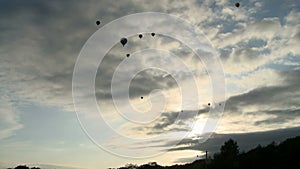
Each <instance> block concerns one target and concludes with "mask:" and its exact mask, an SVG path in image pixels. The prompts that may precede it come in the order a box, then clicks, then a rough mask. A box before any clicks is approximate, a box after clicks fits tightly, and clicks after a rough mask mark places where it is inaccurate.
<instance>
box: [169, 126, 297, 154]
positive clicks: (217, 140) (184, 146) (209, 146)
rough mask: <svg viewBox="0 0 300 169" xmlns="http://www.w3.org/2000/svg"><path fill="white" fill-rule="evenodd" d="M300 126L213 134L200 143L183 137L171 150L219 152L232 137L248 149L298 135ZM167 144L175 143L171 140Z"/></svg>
mask: <svg viewBox="0 0 300 169" xmlns="http://www.w3.org/2000/svg"><path fill="white" fill-rule="evenodd" d="M299 132H300V128H299V127H296V128H289V129H278V130H271V131H264V132H252V133H243V134H213V135H212V136H211V137H210V138H209V139H208V140H207V141H206V142H204V143H199V140H196V139H189V138H187V139H183V140H182V141H181V142H180V143H179V144H178V145H177V147H175V148H172V149H171V150H170V151H178V150H199V151H206V150H207V151H208V152H209V155H213V154H214V153H216V152H218V151H219V149H220V147H221V145H222V144H223V143H224V142H225V141H227V140H228V139H230V138H232V139H234V140H236V141H237V143H238V145H239V147H240V150H241V151H247V150H249V149H251V148H254V147H256V146H257V145H258V144H261V145H267V144H269V143H271V142H272V141H275V142H280V141H284V140H285V139H287V138H290V137H295V136H298V135H299ZM167 145H173V142H169V143H167V144H166V146H167Z"/></svg>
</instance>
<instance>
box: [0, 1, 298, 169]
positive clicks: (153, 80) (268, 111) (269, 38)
mask: <svg viewBox="0 0 300 169" xmlns="http://www.w3.org/2000/svg"><path fill="white" fill-rule="evenodd" d="M235 2H236V1H232V0H191V1H185V2H183V1H180V0H165V1H151V2H150V1H146V0H144V1H137V0H131V1H129V0H124V1H110V0H100V1H96V0H95V1H82V2H78V1H71V0H69V1H56V0H53V1H38V0H36V1H35V0H27V1H17V0H2V1H0V44H1V47H0V116H1V117H0V168H5V167H12V166H15V165H17V164H28V165H38V166H41V167H43V168H54V167H55V168H90V169H96V168H108V167H120V166H123V165H125V164H126V163H136V164H141V163H147V162H149V161H157V162H158V163H159V164H162V165H171V164H174V163H184V162H191V161H193V160H195V159H196V155H203V152H204V151H205V150H208V151H209V153H210V154H211V155H212V154H213V153H214V152H216V151H218V149H219V147H220V146H221V144H222V143H223V142H224V141H225V140H226V139H228V138H234V139H236V140H237V141H238V144H239V145H240V147H241V149H242V150H247V149H250V148H253V147H255V146H256V145H257V144H268V143H269V142H271V141H273V140H274V141H281V140H284V139H285V138H288V137H293V136H296V135H297V134H298V135H299V133H300V87H299V86H300V78H299V75H300V48H299V47H298V46H299V42H300V3H299V1H297V0H286V1H282V0H272V1H271V0H270V1H259V0H249V1H246V0H245V1H244V0H242V1H239V2H240V7H239V8H237V7H235V6H234V4H235ZM141 12H160V13H166V14H171V15H173V16H176V17H179V18H181V19H183V20H185V21H187V22H188V23H189V24H192V25H193V26H194V27H196V28H197V31H196V32H197V35H195V34H194V35H195V36H196V37H200V38H201V37H202V38H203V39H205V38H204V37H206V38H207V39H205V40H200V41H201V43H199V44H197V45H199V48H201V49H203V50H206V49H207V48H210V47H211V48H212V49H214V52H216V53H213V54H215V55H216V56H217V60H215V61H219V62H218V63H220V65H221V68H222V70H223V73H224V80H225V82H226V83H225V85H220V86H221V88H222V87H224V88H225V90H226V95H225V99H224V100H222V99H221V100H214V99H213V98H214V96H215V94H216V93H215V91H214V90H213V89H214V88H213V86H214V84H213V82H212V79H213V78H212V77H211V76H212V73H213V72H214V70H215V69H216V67H214V65H215V64H213V63H211V62H210V63H207V62H205V60H206V58H207V59H209V58H214V56H212V55H211V53H209V52H207V51H201V52H202V54H201V56H198V55H197V53H195V51H193V49H191V48H190V46H189V45H187V44H185V43H184V41H181V40H180V39H178V37H179V36H183V37H188V35H190V32H188V31H185V30H184V25H183V24H179V25H176V30H182V31H181V32H179V34H180V35H178V34H176V35H174V36H176V37H172V36H167V31H168V28H170V27H172V26H174V25H172V24H170V22H171V21H168V22H166V23H164V24H160V25H158V26H156V27H155V28H153V32H156V35H155V36H151V33H152V32H142V33H143V38H142V39H140V38H139V37H138V34H139V33H141V32H135V30H139V29H138V28H141V27H143V26H144V25H147V23H153V22H155V21H153V20H151V19H153V18H147V17H144V18H143V21H140V20H136V22H130V23H123V26H120V27H117V28H112V29H110V27H109V25H111V22H113V23H116V21H115V20H116V19H118V18H120V17H123V16H126V15H129V14H135V13H141ZM157 19H159V18H157ZM97 20H100V21H101V24H100V25H96V23H95V22H96V21H97ZM166 25H167V26H166ZM107 30H110V31H109V32H105V31H107ZM125 30H126V31H127V30H129V31H131V32H134V33H131V34H128V35H125V36H126V37H127V39H128V43H127V44H126V45H125V47H122V45H121V44H120V43H119V40H114V38H117V37H118V36H123V35H124V34H122V33H120V32H122V31H125ZM103 32H105V33H103ZM174 32H175V28H174ZM101 33H102V34H104V35H106V36H104V37H102V36H100V34H101ZM177 36H178V37H177ZM101 37H102V38H101ZM93 38H94V39H93ZM112 39H113V41H112ZM91 40H95V41H92V43H90V44H92V45H96V47H97V49H95V50H96V52H94V53H93V52H90V53H93V54H94V56H97V55H98V53H97V52H99V53H104V54H105V55H103V57H104V58H103V60H102V62H101V63H98V62H94V61H93V60H90V57H89V56H88V55H85V53H84V52H82V53H81V55H80V51H82V49H83V47H84V45H85V44H86V42H87V41H88V42H89V41H91ZM110 41H112V42H113V45H112V46H111V48H109V50H105V49H104V46H107V45H106V44H107V43H108V42H110ZM192 41H193V39H188V40H187V41H186V42H192ZM206 45H208V46H210V47H207V46H206ZM89 51H90V50H89ZM126 54H130V56H129V57H126ZM99 55H100V54H99ZM79 56H80V57H81V58H83V60H84V61H83V62H84V64H86V65H87V67H83V69H82V72H83V73H82V72H79V75H78V76H79V78H78V79H79V82H82V83H79V84H78V83H76V84H75V85H74V83H73V87H74V86H75V87H74V88H73V89H75V90H76V91H79V92H78V93H77V95H76V94H75V96H76V97H78V98H79V99H81V101H82V102H80V104H75V107H76V110H80V111H78V112H77V113H76V111H75V108H74V104H73V97H72V96H74V93H73V95H72V78H73V71H74V67H75V64H76V60H77V58H78V57H79ZM84 57H86V59H85V58H84ZM99 57H100V56H99ZM199 57H200V58H199ZM202 59H203V60H202ZM76 65H78V63H77V64H76ZM151 67H152V68H151ZM153 67H156V68H153ZM157 67H158V68H157ZM93 68H95V69H94V70H95V71H97V72H96V77H95V78H94V82H93V86H94V87H95V88H94V90H93V91H94V92H93V93H89V92H86V90H85V88H84V87H85V86H84V84H85V80H86V78H87V74H84V73H89V70H90V69H93ZM132 72H136V73H135V74H132ZM80 73H82V74H80ZM218 84H220V83H218ZM81 85H83V86H81ZM217 86H218V85H217ZM81 87H82V88H81ZM90 96H92V97H93V98H92V99H95V98H96V102H95V103H97V104H96V105H97V106H98V108H99V111H94V110H93V108H91V107H90V106H88V105H86V104H85V102H88V101H86V100H89V98H90ZM208 103H210V105H208ZM224 105H225V107H223V106H224ZM218 106H221V108H220V109H218V110H219V111H220V112H222V109H223V108H224V112H223V115H222V116H221V117H220V116H210V115H211V111H210V110H211V109H217V108H218ZM137 112H139V113H137ZM77 117H79V120H78V118H77ZM209 120H215V121H218V123H217V126H216V128H214V130H213V131H209V132H210V133H207V132H206V130H205V125H206V124H207V122H208V121H209ZM79 121H80V122H81V123H80V122H79ZM108 129H109V130H108ZM207 135H209V136H210V138H209V139H208V140H207V141H206V142H202V141H203V140H202V139H201V138H204V137H205V136H207ZM184 136H185V137H184ZM128 138H129V139H128ZM132 140H133V141H132ZM201 140H202V141H201ZM101 147H102V148H101ZM134 155H135V156H134ZM124 156H125V157H124ZM139 156H151V157H149V158H142V159H136V157H139Z"/></svg>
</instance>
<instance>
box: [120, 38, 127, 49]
mask: <svg viewBox="0 0 300 169" xmlns="http://www.w3.org/2000/svg"><path fill="white" fill-rule="evenodd" d="M120 43H121V44H122V45H123V47H124V46H125V45H126V43H127V39H126V38H122V39H121V40H120Z"/></svg>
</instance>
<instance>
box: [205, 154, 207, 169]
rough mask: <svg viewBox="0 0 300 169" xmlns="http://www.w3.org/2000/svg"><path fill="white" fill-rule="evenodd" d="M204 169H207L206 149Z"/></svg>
mask: <svg viewBox="0 0 300 169" xmlns="http://www.w3.org/2000/svg"><path fill="white" fill-rule="evenodd" d="M205 169H207V150H206V151H205Z"/></svg>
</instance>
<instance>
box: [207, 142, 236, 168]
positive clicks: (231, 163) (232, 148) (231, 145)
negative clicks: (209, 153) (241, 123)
mask: <svg viewBox="0 0 300 169" xmlns="http://www.w3.org/2000/svg"><path fill="white" fill-rule="evenodd" d="M220 151H221V152H220V153H217V154H215V155H214V164H213V165H212V168H222V169H232V168H237V167H238V159H237V158H238V155H239V146H238V145H237V142H236V141H234V140H232V139H229V140H228V141H226V142H225V143H224V145H222V147H221V149H220Z"/></svg>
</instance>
